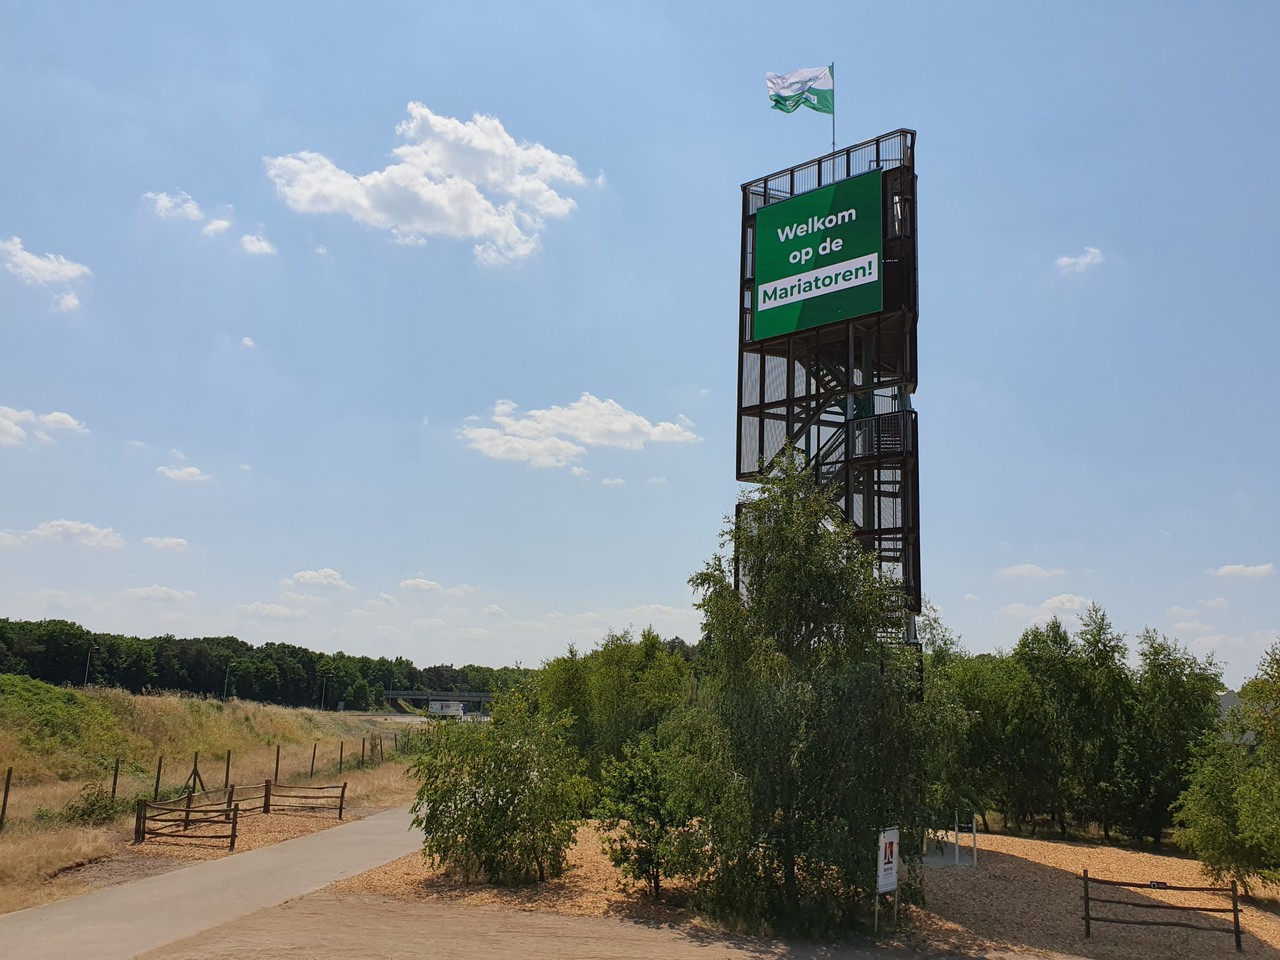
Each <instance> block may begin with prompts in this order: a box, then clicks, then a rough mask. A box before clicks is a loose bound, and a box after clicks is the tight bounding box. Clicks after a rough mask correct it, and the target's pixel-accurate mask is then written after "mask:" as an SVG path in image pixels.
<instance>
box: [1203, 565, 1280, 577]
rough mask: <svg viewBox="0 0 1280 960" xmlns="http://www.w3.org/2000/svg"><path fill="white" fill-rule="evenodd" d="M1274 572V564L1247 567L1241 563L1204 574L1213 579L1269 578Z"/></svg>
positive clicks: (1207, 571)
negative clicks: (1213, 577) (1211, 576)
mask: <svg viewBox="0 0 1280 960" xmlns="http://www.w3.org/2000/svg"><path fill="white" fill-rule="evenodd" d="M1275 572H1276V566H1275V564H1274V563H1259V564H1255V565H1254V566H1248V565H1246V564H1243V563H1228V564H1227V565H1226V566H1224V567H1218V569H1217V570H1206V571H1205V573H1208V574H1212V575H1213V576H1215V577H1269V576H1271V575H1272V574H1273V573H1275Z"/></svg>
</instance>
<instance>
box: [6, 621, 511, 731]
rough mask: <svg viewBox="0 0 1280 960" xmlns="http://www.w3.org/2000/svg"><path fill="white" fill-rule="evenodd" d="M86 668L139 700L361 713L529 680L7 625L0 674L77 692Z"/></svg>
mask: <svg viewBox="0 0 1280 960" xmlns="http://www.w3.org/2000/svg"><path fill="white" fill-rule="evenodd" d="M86 666H87V667H88V681H89V683H91V684H99V685H105V686H115V687H122V688H124V689H126V690H129V691H130V692H132V693H142V692H145V691H149V690H174V691H182V692H187V693H197V694H204V695H207V696H214V697H220V696H222V695H223V692H224V690H225V691H226V693H227V695H229V696H238V697H242V698H245V699H249V700H258V701H261V702H265V703H280V704H284V705H286V706H295V707H302V706H316V705H320V706H323V707H325V708H330V709H331V708H332V707H333V706H334V704H336V703H337V701H338V700H341V699H343V698H344V696H345V697H346V699H347V700H348V702H350V703H351V704H352V705H353V706H352V709H360V710H365V709H369V708H371V707H373V706H376V705H378V704H380V703H381V702H382V700H383V696H382V691H383V690H387V689H396V690H477V691H498V690H504V689H508V688H510V687H512V686H514V685H516V684H517V683H519V682H520V681H521V680H522V679H523V678H524V677H525V676H526V675H527V674H528V672H529V671H527V670H524V669H522V668H520V667H518V666H517V667H500V668H496V669H495V668H493V667H481V666H475V665H473V664H468V665H467V666H464V667H461V668H455V667H453V666H452V665H450V664H439V665H437V666H434V667H426V668H422V669H419V668H418V667H416V666H414V665H413V663H411V662H410V661H409V660H406V659H405V658H403V657H396V658H394V659H390V658H387V657H379V658H377V659H373V658H370V657H351V656H347V655H346V654H345V653H341V652H339V653H336V654H332V655H330V654H325V653H318V652H317V651H314V650H308V649H306V648H305V647H297V646H293V645H291V644H286V643H265V644H263V645H261V646H259V647H255V646H252V645H251V644H248V643H245V642H244V641H242V640H239V639H237V638H235V637H198V638H195V637H193V638H182V637H175V636H172V635H165V636H161V637H149V638H141V637H128V636H121V635H118V634H108V633H93V632H90V631H88V630H86V629H84V627H82V626H80V625H79V624H76V623H70V622H68V621H66V620H39V621H23V620H8V619H4V618H0V673H13V674H25V675H27V676H30V677H34V678H37V679H40V680H44V681H46V682H48V683H52V684H76V685H79V684H82V683H83V682H84V681H85V668H86ZM322 693H323V694H324V701H325V702H324V703H323V704H321V703H320V700H321V694H322Z"/></svg>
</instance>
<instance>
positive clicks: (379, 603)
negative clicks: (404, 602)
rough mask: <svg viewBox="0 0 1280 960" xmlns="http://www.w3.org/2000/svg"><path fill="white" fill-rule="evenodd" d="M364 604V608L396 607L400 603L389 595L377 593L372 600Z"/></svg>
mask: <svg viewBox="0 0 1280 960" xmlns="http://www.w3.org/2000/svg"><path fill="white" fill-rule="evenodd" d="M364 604H365V606H366V607H398V606H400V601H399V600H397V599H396V598H395V597H393V596H392V595H391V594H389V593H379V594H378V595H377V596H376V597H374V598H373V599H371V600H366V601H365V602H364Z"/></svg>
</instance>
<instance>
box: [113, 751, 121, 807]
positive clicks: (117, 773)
mask: <svg viewBox="0 0 1280 960" xmlns="http://www.w3.org/2000/svg"><path fill="white" fill-rule="evenodd" d="M119 781H120V758H119V757H116V768H115V771H114V772H113V773H112V774H111V799H112V800H114V799H115V798H116V784H117V783H118V782H119Z"/></svg>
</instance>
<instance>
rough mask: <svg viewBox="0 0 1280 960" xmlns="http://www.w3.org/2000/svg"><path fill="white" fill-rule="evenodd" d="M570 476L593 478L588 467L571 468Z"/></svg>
mask: <svg viewBox="0 0 1280 960" xmlns="http://www.w3.org/2000/svg"><path fill="white" fill-rule="evenodd" d="M569 474H570V476H574V477H589V476H591V471H590V470H588V469H587V468H586V467H570V468H569Z"/></svg>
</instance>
